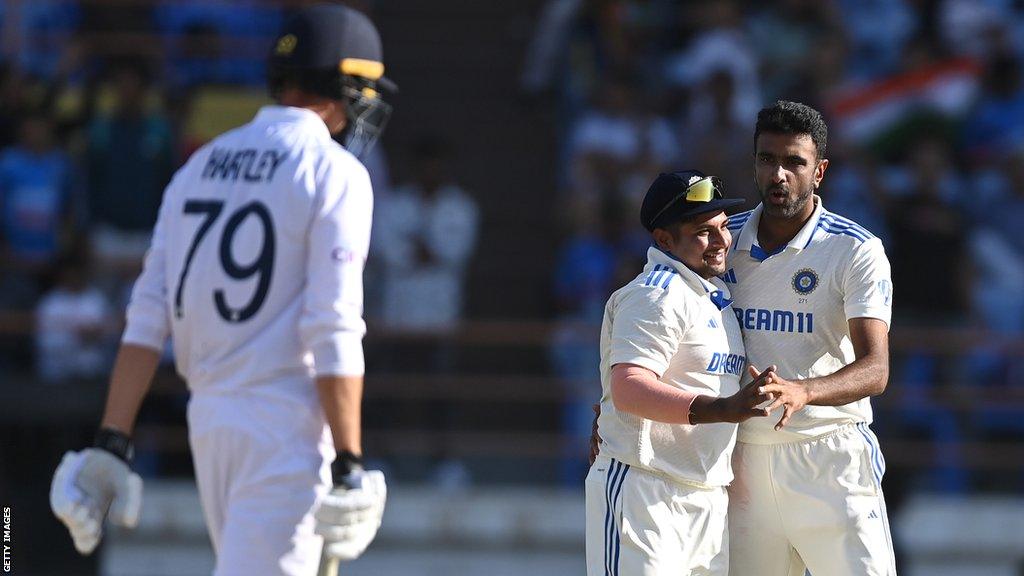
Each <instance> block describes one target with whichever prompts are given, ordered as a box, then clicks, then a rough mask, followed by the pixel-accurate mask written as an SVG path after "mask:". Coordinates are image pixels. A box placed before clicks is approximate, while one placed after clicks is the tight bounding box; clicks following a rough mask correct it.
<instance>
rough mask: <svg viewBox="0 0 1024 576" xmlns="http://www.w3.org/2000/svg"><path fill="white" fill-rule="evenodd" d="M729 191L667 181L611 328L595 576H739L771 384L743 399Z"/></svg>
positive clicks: (590, 483) (604, 370)
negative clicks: (748, 475) (736, 520)
mask: <svg viewBox="0 0 1024 576" xmlns="http://www.w3.org/2000/svg"><path fill="white" fill-rule="evenodd" d="M741 202H742V200H726V199H723V198H722V197H721V192H720V190H719V187H718V185H717V179H713V178H710V177H707V176H705V175H703V174H702V173H700V172H697V171H692V170H691V171H685V172H676V173H672V174H662V175H661V176H659V177H658V178H657V179H656V180H655V182H654V183H653V184H652V185H651V187H650V189H649V190H648V192H647V195H646V196H645V198H644V203H643V207H642V209H641V221H642V222H643V224H644V226H645V228H647V229H648V231H650V232H651V233H652V237H653V239H654V242H655V245H654V246H652V247H651V248H650V249H649V250H648V254H647V256H648V261H647V265H646V267H645V268H644V271H643V272H642V273H641V274H640V275H639V276H637V277H636V279H634V280H633V281H632V282H630V283H629V284H627V285H626V286H624V287H623V288H621V289H619V290H618V291H616V292H615V293H614V294H612V296H611V298H610V299H609V300H608V304H607V306H606V308H605V316H604V322H603V326H602V328H601V387H602V394H601V407H602V410H601V414H600V427H601V436H602V439H603V442H602V444H601V450H600V452H601V453H600V456H599V457H598V458H597V460H596V461H595V462H594V464H593V465H592V466H591V469H590V472H589V474H588V476H587V479H586V512H587V529H586V532H587V537H586V544H587V573H588V574H590V575H591V576H597V575H606V576H607V575H617V574H623V575H645V576H655V575H663V574H664V575H667V574H695V575H696V574H700V575H723V576H724V575H725V574H726V573H727V571H728V568H729V548H728V546H729V543H728V541H729V540H728V533H727V530H726V510H727V507H728V496H727V494H726V491H725V486H726V485H728V484H729V482H730V481H731V480H732V468H731V464H730V458H731V456H732V448H733V445H734V443H735V439H736V424H735V422H739V421H742V420H745V419H747V418H751V417H753V416H764V415H766V414H767V411H766V410H764V409H758V408H756V406H757V405H758V404H760V403H762V402H764V401H766V400H767V399H768V397H767V396H765V395H762V394H760V393H758V392H757V386H758V384H759V383H765V382H768V383H770V382H771V372H770V371H766V372H765V373H764V374H763V375H761V377H759V378H758V379H757V380H756V381H755V383H753V384H751V385H748V386H747V387H745V388H743V389H742V390H741V389H740V385H739V381H740V375H741V374H742V372H743V370H744V368H745V367H746V359H745V357H744V350H743V341H742V336H741V334H740V330H739V326H738V324H737V321H736V317H735V316H734V315H733V314H732V312H731V308H730V300H729V294H728V290H727V289H726V288H725V287H724V285H723V284H722V282H721V281H720V280H718V279H717V278H714V275H715V274H718V273H721V272H723V271H724V263H725V253H726V251H727V249H728V247H729V243H730V236H729V231H728V230H727V229H726V227H725V224H726V217H725V214H724V212H723V211H724V209H725V208H726V207H728V206H732V205H735V204H737V203H741Z"/></svg>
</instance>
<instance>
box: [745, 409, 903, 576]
mask: <svg viewBox="0 0 1024 576" xmlns="http://www.w3.org/2000/svg"><path fill="white" fill-rule="evenodd" d="M733 472H734V473H735V474H736V479H735V480H733V483H732V485H730V486H729V535H730V540H729V541H730V549H729V560H730V564H731V567H730V571H729V573H730V574H732V575H733V576H752V575H757V576H803V574H804V570H805V569H806V570H808V571H810V573H811V575H812V576H896V564H895V561H894V559H893V549H892V539H891V537H890V533H889V520H888V517H887V515H886V512H885V499H884V498H883V496H882V485H881V482H882V474H883V473H884V472H885V461H884V460H883V458H882V452H881V450H880V449H879V447H878V439H877V438H875V435H874V433H872V432H871V429H870V428H868V426H867V424H864V423H859V424H850V425H847V426H843V427H842V428H840V429H838V430H836V431H835V432H832V433H830V434H827V435H824V436H821V437H818V438H813V439H809V440H806V441H799V442H789V443H784V444H769V445H760V444H745V443H742V442H737V443H736V449H735V451H734V452H733Z"/></svg>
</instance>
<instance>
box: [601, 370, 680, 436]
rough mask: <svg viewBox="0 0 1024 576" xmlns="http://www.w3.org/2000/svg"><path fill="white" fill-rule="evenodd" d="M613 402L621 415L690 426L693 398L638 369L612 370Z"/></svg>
mask: <svg viewBox="0 0 1024 576" xmlns="http://www.w3.org/2000/svg"><path fill="white" fill-rule="evenodd" d="M611 376H612V401H613V402H614V403H615V407H616V408H617V409H619V410H622V411H623V412H627V413H629V414H634V415H636V416H639V417H641V418H647V419H648V420H654V421H656V422H665V423H667V424H690V406H691V404H692V403H693V402H694V398H695V397H696V395H695V394H693V393H691V392H686V391H684V390H680V389H679V388H676V387H674V386H669V385H668V384H665V383H664V382H662V381H660V380H658V378H657V375H655V374H654V373H653V372H651V371H649V370H647V369H645V368H641V367H639V366H630V365H623V364H617V365H615V366H613V367H612V375H611Z"/></svg>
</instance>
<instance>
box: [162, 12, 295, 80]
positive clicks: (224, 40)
mask: <svg viewBox="0 0 1024 576" xmlns="http://www.w3.org/2000/svg"><path fill="white" fill-rule="evenodd" d="M154 12H155V14H154V17H155V20H156V25H157V27H158V29H159V30H160V31H161V32H163V33H164V35H165V36H164V38H165V39H166V40H165V47H166V50H167V54H168V68H169V70H168V72H169V75H170V81H171V84H172V85H173V86H176V87H183V88H186V89H187V88H191V87H193V86H195V85H197V84H210V83H213V84H246V85H249V86H257V87H261V86H262V85H263V82H264V73H263V60H264V56H265V51H266V45H267V43H268V42H269V40H270V38H271V37H272V36H273V35H274V34H277V31H278V28H279V26H280V22H281V11H280V9H279V8H278V7H276V6H273V5H271V4H269V3H266V2H253V1H251V0H243V1H236V2H206V1H201V0H176V1H174V2H161V3H160V4H159V5H158V6H157V7H156V9H155V11H154Z"/></svg>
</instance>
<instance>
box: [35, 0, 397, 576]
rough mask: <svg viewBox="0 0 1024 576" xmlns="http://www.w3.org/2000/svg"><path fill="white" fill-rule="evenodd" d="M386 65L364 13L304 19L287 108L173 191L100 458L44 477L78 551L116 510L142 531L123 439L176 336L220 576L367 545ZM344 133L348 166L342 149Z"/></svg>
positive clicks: (302, 14) (288, 45)
mask: <svg viewBox="0 0 1024 576" xmlns="http://www.w3.org/2000/svg"><path fill="white" fill-rule="evenodd" d="M383 68H384V67H383V64H382V59H381V45H380V38H379V36H378V35H377V31H376V29H375V28H374V26H373V24H372V23H371V22H370V21H369V19H367V18H366V17H365V16H363V15H362V14H360V13H358V12H356V11H354V10H351V9H348V8H344V7H341V6H337V5H331V6H327V5H325V6H314V7H310V8H305V9H302V10H300V11H298V12H297V13H296V14H295V15H294V16H293V17H292V18H290V19H289V20H288V22H287V23H286V24H285V27H284V30H283V31H282V32H281V34H280V35H279V36H278V37H277V38H276V41H275V42H274V44H273V46H272V48H271V54H270V59H269V62H268V71H269V72H268V76H269V79H268V80H269V81H268V84H269V86H270V90H271V95H272V96H273V97H274V99H275V100H276V101H277V105H274V106H267V107H265V108H263V109H262V110H260V112H259V114H258V115H257V116H256V118H255V119H253V120H252V121H251V122H250V123H248V124H246V125H244V126H242V127H240V128H237V129H235V130H232V131H230V132H228V133H226V134H223V135H222V136H220V137H218V138H216V139H214V140H213V141H212V142H210V143H209V144H207V145H206V146H204V147H202V148H201V149H200V150H198V151H197V152H196V153H195V154H194V155H193V156H192V157H191V158H190V159H189V160H188V162H187V163H186V164H185V165H184V166H183V167H182V168H181V169H180V170H179V171H178V173H177V174H176V175H175V176H174V179H173V180H172V182H171V183H170V185H169V186H168V187H167V190H166V191H165V193H164V198H163V203H162V205H161V208H160V214H159V217H158V220H157V224H156V228H155V230H154V232H153V240H152V246H151V247H150V250H149V252H148V254H147V256H146V260H145V265H144V269H143V272H142V274H141V275H140V277H139V279H138V281H137V282H136V284H135V287H134V290H133V292H132V298H131V302H130V304H129V306H128V311H127V326H126V328H125V331H124V336H123V338H122V345H121V348H120V351H119V353H118V357H117V361H116V363H115V366H114V369H113V373H112V376H111V380H110V390H109V393H108V397H107V405H106V409H105V411H104V415H103V418H102V421H101V425H100V431H99V433H98V434H97V438H96V442H95V446H94V447H92V448H86V449H84V450H81V451H77V452H69V453H68V454H67V455H65V457H64V460H63V461H62V462H61V465H60V466H59V467H58V469H57V472H56V474H55V476H54V480H53V485H52V489H51V503H52V506H53V509H54V512H55V514H56V515H57V516H58V517H59V518H60V519H61V520H62V521H63V522H64V523H65V524H66V525H67V526H68V528H69V530H70V531H71V535H72V538H73V540H74V543H75V546H76V547H77V548H78V550H79V551H80V552H81V553H83V554H88V553H91V552H92V550H93V549H94V548H95V547H96V545H97V544H98V542H99V540H100V537H101V535H102V527H103V523H104V519H105V518H106V517H107V516H108V509H109V518H110V520H111V521H112V522H115V523H119V524H124V525H132V524H134V523H135V522H136V521H137V518H138V514H139V507H140V504H141V490H142V482H141V480H140V479H139V477H138V476H137V475H135V474H133V473H132V472H131V470H130V468H129V466H130V463H131V452H132V449H131V433H132V429H133V427H134V424H135V418H136V415H137V413H138V410H139V406H140V404H141V403H142V400H143V398H144V397H145V395H146V393H147V391H148V389H149V386H150V381H151V379H152V377H153V374H154V371H155V369H156V367H157V364H158V360H159V357H160V353H161V351H162V350H163V348H164V344H165V342H166V339H167V338H168V337H170V338H171V340H172V342H173V347H174V355H175V361H176V367H177V370H178V372H179V373H180V374H181V375H182V376H183V377H184V378H185V380H186V381H187V383H188V386H189V390H190V391H191V399H190V401H189V406H188V424H189V442H190V445H191V448H192V454H193V459H194V462H195V470H196V480H197V484H198V487H199V495H200V499H201V501H202V505H203V512H204V515H205V518H206V524H207V527H208V529H209V533H210V537H211V540H212V542H213V548H214V552H215V553H216V557H217V561H216V568H215V572H214V573H215V574H216V575H218V576H228V575H242V574H245V575H249V574H260V575H276V574H280V575H288V576H312V575H313V574H314V573H316V570H317V564H318V561H319V560H320V558H321V550H322V551H323V554H324V557H325V558H327V559H329V560H330V561H332V562H333V561H334V560H338V559H351V558H354V557H356V556H358V555H359V554H360V553H361V552H362V551H363V549H365V548H366V546H367V545H368V544H369V543H370V541H371V540H372V539H373V537H374V535H375V533H376V531H377V528H378V526H379V525H380V519H381V515H382V513H383V508H384V500H385V485H384V478H383V475H381V474H380V472H377V471H366V470H364V469H363V467H362V464H361V457H362V448H361V438H360V404H361V399H362V388H363V369H364V364H363V350H362V337H363V334H364V332H365V325H364V322H363V319H362V300H363V293H362V272H363V265H364V261H365V258H366V254H367V249H368V245H369V240H370V220H371V211H372V203H373V196H372V191H371V189H370V179H369V177H368V175H367V172H366V170H365V168H363V166H362V164H360V163H359V161H358V160H357V159H356V157H355V156H354V155H353V153H352V152H353V151H354V150H359V149H362V148H364V147H366V146H368V145H369V144H372V140H373V139H375V138H376V136H377V135H378V134H379V132H380V130H381V129H382V127H383V123H384V121H385V120H386V118H387V116H388V113H389V111H390V109H389V107H388V106H387V105H386V104H385V103H384V102H383V101H382V100H381V99H380V97H379V95H378V93H377V89H378V88H381V87H383V88H388V87H391V86H393V85H392V84H391V83H390V81H389V80H387V79H386V78H385V77H383ZM342 131H344V135H345V137H346V147H348V148H349V150H346V149H345V148H343V147H342V146H341V145H339V144H337V143H336V142H334V140H332V133H340V132H342ZM332 461H333V464H332ZM322 545H323V546H322Z"/></svg>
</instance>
